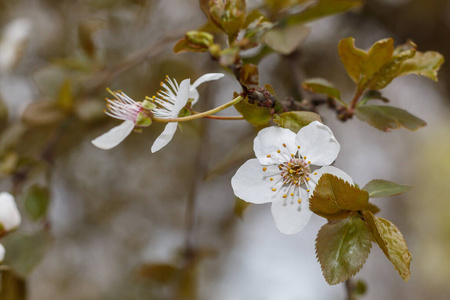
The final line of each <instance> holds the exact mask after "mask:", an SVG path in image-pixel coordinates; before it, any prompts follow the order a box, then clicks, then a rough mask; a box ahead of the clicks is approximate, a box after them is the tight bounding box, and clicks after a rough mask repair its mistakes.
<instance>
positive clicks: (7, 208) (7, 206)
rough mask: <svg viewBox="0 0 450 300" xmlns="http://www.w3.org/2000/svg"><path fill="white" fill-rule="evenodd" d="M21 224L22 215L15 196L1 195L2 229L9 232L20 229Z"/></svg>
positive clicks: (0, 218) (0, 226) (0, 224)
mask: <svg viewBox="0 0 450 300" xmlns="http://www.w3.org/2000/svg"><path fill="white" fill-rule="evenodd" d="M20 222H21V217H20V213H19V210H18V209H17V205H16V201H15V200H14V197H13V195H11V194H10V193H7V192H2V193H0V228H2V229H3V231H6V232H8V231H11V230H13V229H15V228H17V227H19V225H20Z"/></svg>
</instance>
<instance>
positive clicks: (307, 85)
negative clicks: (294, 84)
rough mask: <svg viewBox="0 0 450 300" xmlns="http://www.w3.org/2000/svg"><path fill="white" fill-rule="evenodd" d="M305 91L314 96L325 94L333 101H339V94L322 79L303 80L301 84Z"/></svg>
mask: <svg viewBox="0 0 450 300" xmlns="http://www.w3.org/2000/svg"><path fill="white" fill-rule="evenodd" d="M302 87H303V88H304V89H305V90H309V91H311V92H313V93H316V94H325V95H327V96H328V97H330V98H333V99H340V98H341V92H340V91H339V90H338V89H337V88H335V87H334V86H333V85H332V84H331V83H330V82H329V81H327V80H326V79H323V78H311V79H308V80H305V81H304V82H303V84H302Z"/></svg>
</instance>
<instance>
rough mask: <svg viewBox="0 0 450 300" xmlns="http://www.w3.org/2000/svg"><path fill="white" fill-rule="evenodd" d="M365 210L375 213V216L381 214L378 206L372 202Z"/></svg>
mask: <svg viewBox="0 0 450 300" xmlns="http://www.w3.org/2000/svg"><path fill="white" fill-rule="evenodd" d="M364 210H368V211H370V212H371V213H373V214H374V215H375V214H377V213H379V212H380V208H379V207H378V206H376V205H375V204H373V203H370V202H369V203H367V206H366V208H365V209H364Z"/></svg>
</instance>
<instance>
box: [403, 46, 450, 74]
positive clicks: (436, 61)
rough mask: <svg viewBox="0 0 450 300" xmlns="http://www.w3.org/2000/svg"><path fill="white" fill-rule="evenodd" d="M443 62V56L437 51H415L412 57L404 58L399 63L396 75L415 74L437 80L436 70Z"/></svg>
mask: <svg viewBox="0 0 450 300" xmlns="http://www.w3.org/2000/svg"><path fill="white" fill-rule="evenodd" d="M443 63H444V57H443V56H442V55H441V54H440V53H438V52H434V51H427V52H425V53H422V52H416V55H414V57H412V58H410V59H407V60H405V61H404V62H403V63H402V64H401V66H400V69H399V70H398V75H397V76H404V75H408V74H417V75H422V76H425V77H428V78H430V79H432V80H434V81H437V72H438V71H439V69H440V68H441V65H442V64H443Z"/></svg>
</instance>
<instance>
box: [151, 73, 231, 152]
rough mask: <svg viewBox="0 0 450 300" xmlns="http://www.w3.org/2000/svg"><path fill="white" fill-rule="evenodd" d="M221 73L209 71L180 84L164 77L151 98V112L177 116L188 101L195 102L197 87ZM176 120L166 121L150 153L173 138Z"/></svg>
mask: <svg viewBox="0 0 450 300" xmlns="http://www.w3.org/2000/svg"><path fill="white" fill-rule="evenodd" d="M223 76H224V74H222V73H209V74H205V75H203V76H201V77H200V78H198V79H197V80H196V81H195V82H194V83H193V84H192V85H191V80H190V79H189V78H188V79H185V80H183V81H182V82H181V83H180V84H178V82H177V81H176V80H175V79H171V78H169V77H168V76H167V77H166V80H165V81H166V82H161V87H162V89H161V90H160V91H159V92H158V93H157V96H154V97H153V98H152V101H153V103H154V104H155V105H156V108H154V109H152V113H153V115H154V116H155V117H157V118H161V119H174V118H178V114H179V113H180V111H181V110H182V109H183V107H185V106H186V104H187V103H188V101H189V100H190V99H192V105H194V104H195V103H197V101H198V98H199V93H198V91H197V87H198V86H199V85H200V84H202V83H204V82H206V81H211V80H217V79H219V78H222V77H223ZM177 126H178V123H177V122H169V123H167V125H166V127H165V128H164V131H163V132H162V133H161V134H160V135H159V136H158V138H157V139H156V140H155V142H154V143H153V145H152V148H151V151H152V153H154V152H156V151H158V150H161V148H163V147H164V146H166V145H167V144H168V143H169V142H170V141H171V140H172V138H173V135H174V134H175V131H176V130H177Z"/></svg>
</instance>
